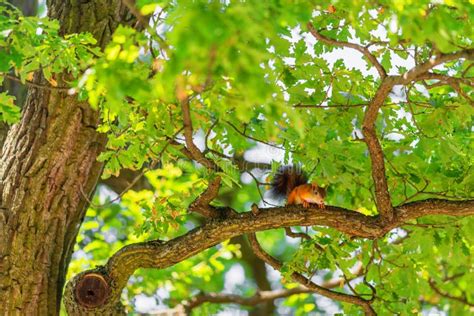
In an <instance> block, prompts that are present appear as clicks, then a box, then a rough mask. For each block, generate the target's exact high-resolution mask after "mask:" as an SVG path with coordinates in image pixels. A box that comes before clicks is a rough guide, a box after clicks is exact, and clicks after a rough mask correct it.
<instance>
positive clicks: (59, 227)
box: [0, 0, 131, 315]
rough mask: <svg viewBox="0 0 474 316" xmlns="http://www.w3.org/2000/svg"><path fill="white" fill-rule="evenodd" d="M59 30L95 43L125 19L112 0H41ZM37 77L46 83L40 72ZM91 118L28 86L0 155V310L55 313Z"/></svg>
mask: <svg viewBox="0 0 474 316" xmlns="http://www.w3.org/2000/svg"><path fill="white" fill-rule="evenodd" d="M47 4H48V14H49V16H50V17H51V18H55V19H59V21H60V24H61V34H68V33H74V32H91V33H92V34H93V35H94V36H95V37H96V39H97V40H98V45H100V46H101V47H102V48H103V47H104V46H105V44H106V43H107V42H108V41H109V39H110V37H111V34H112V32H113V31H114V30H115V28H116V27H117V26H118V24H119V23H121V22H124V21H126V20H128V21H131V19H130V15H129V14H128V11H127V10H126V8H125V7H124V6H123V5H122V2H121V1H120V0H95V1H72V0H68V1H63V0H49V1H48V3H47ZM35 81H36V82H37V83H40V84H43V85H46V84H47V82H46V81H45V80H44V79H43V78H42V76H41V74H39V73H37V74H36V75H35ZM98 121H99V119H98V113H97V112H95V111H93V110H92V109H91V108H90V107H89V106H88V104H87V103H85V102H78V101H77V99H76V96H68V95H67V94H66V93H64V92H58V91H53V90H48V89H37V88H30V89H29V91H28V96H27V100H26V103H25V106H24V109H23V114H22V118H21V121H20V122H19V123H18V124H16V125H14V126H13V127H12V128H11V129H10V131H9V133H8V135H7V138H6V141H5V144H4V147H3V153H2V156H1V158H0V179H1V183H0V302H1V303H0V314H1V315H12V314H15V315H18V314H21V315H50V314H52V315H57V314H59V309H60V301H61V295H62V290H63V286H64V281H65V275H66V271H67V266H68V263H69V260H70V257H71V254H72V251H73V247H74V243H75V240H76V236H77V233H78V230H79V227H80V224H81V221H82V219H83V217H84V213H85V210H86V206H87V199H86V197H88V196H90V195H91V194H92V192H93V190H94V188H95V186H96V183H97V179H98V177H99V175H100V172H101V168H102V165H101V164H100V163H98V162H97V160H96V158H97V155H98V154H99V153H100V151H101V150H102V149H103V147H104V144H105V141H106V139H105V136H104V135H100V134H98V133H97V132H96V130H95V128H96V126H97V123H98Z"/></svg>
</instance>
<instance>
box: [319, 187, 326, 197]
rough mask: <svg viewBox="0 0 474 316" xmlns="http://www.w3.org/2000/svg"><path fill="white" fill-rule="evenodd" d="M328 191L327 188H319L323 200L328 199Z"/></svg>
mask: <svg viewBox="0 0 474 316" xmlns="http://www.w3.org/2000/svg"><path fill="white" fill-rule="evenodd" d="M326 190H327V187H324V188H323V187H319V194H321V196H322V197H323V198H325V197H326Z"/></svg>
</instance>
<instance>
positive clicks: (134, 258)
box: [66, 199, 474, 305]
mask: <svg viewBox="0 0 474 316" xmlns="http://www.w3.org/2000/svg"><path fill="white" fill-rule="evenodd" d="M219 211H221V210H219ZM221 214H222V216H221V217H219V218H215V219H212V220H210V221H207V222H206V223H205V224H204V225H203V226H201V227H198V228H195V229H193V230H191V231H189V232H188V233H186V234H184V235H182V236H180V237H177V238H175V239H172V240H170V241H167V242H160V241H148V242H142V243H136V244H131V245H128V246H125V247H123V248H122V249H121V250H119V251H118V252H117V253H115V254H114V255H113V256H112V257H111V258H110V259H109V261H108V263H107V264H106V266H105V267H104V268H102V269H101V270H100V271H98V270H97V269H96V270H91V271H86V272H83V273H81V274H80V275H78V276H76V278H75V279H74V282H72V283H71V284H76V283H77V281H78V280H77V279H81V278H83V277H84V276H85V275H87V274H90V273H91V272H93V273H101V274H103V275H104V276H105V277H104V279H105V280H108V282H107V283H108V284H109V286H110V287H111V288H112V289H113V290H111V291H110V293H109V294H108V295H109V297H108V298H107V301H108V302H109V304H112V305H115V304H117V303H118V302H119V301H120V294H121V292H122V289H123V288H124V287H125V286H126V284H127V281H128V279H129V278H130V276H131V275H132V274H133V273H134V271H135V270H136V269H138V268H156V269H164V268H167V267H170V266H172V265H174V264H176V263H178V262H181V261H183V260H185V259H187V258H189V257H191V256H193V255H195V254H197V253H200V252H202V251H203V250H205V249H207V248H210V247H212V246H214V245H217V244H219V243H220V242H222V241H225V240H227V239H230V238H232V237H235V236H239V235H242V234H248V233H253V232H256V231H263V230H267V229H274V228H283V227H287V226H315V225H321V226H328V227H332V228H335V229H337V230H339V231H341V232H343V233H346V234H348V235H352V236H359V237H364V238H378V237H381V236H383V235H384V234H386V233H387V232H389V231H390V230H392V229H394V228H396V227H400V226H403V225H404V223H405V222H407V221H409V220H412V219H416V218H418V217H422V216H426V215H450V216H467V215H474V200H467V201H449V200H438V199H428V200H423V201H417V202H412V203H407V204H404V205H401V206H398V207H395V208H394V212H393V214H394V218H393V220H392V221H391V222H385V221H382V220H381V219H380V217H368V216H365V215H362V214H360V213H357V212H355V211H351V210H348V209H344V208H340V207H335V206H326V208H325V209H319V208H309V209H305V208H303V207H301V206H288V207H277V208H266V209H261V210H260V211H259V212H258V214H257V215H254V214H253V213H252V212H250V211H249V212H245V213H239V214H235V213H232V212H221ZM73 289H74V286H73V285H71V286H69V287H68V288H67V289H66V292H68V291H69V294H67V295H69V296H73V295H74V294H73V293H70V291H73Z"/></svg>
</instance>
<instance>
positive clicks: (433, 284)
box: [428, 279, 474, 307]
mask: <svg viewBox="0 0 474 316" xmlns="http://www.w3.org/2000/svg"><path fill="white" fill-rule="evenodd" d="M428 284H429V285H430V287H431V289H432V290H433V291H434V292H435V293H436V294H438V295H439V296H442V297H445V298H447V299H450V300H454V301H458V302H461V303H463V304H464V305H468V306H471V307H474V303H471V302H469V301H468V300H467V298H466V297H459V296H454V295H451V294H449V293H446V292H443V291H442V290H441V289H440V288H439V287H438V286H437V285H436V282H435V281H434V280H433V279H429V280H428Z"/></svg>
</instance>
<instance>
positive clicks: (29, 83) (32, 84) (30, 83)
mask: <svg viewBox="0 0 474 316" xmlns="http://www.w3.org/2000/svg"><path fill="white" fill-rule="evenodd" d="M0 76H3V77H5V78H8V79H10V80H13V81H16V82H19V83H21V84H26V85H27V86H30V87H34V88H38V89H45V90H53V91H64V92H68V93H69V94H71V95H73V94H76V93H77V92H76V89H74V88H72V87H62V86H58V87H55V86H52V85H44V84H39V83H35V82H33V81H29V80H25V81H24V82H23V81H22V80H21V79H20V78H18V77H16V76H13V75H11V74H7V73H3V74H0Z"/></svg>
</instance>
